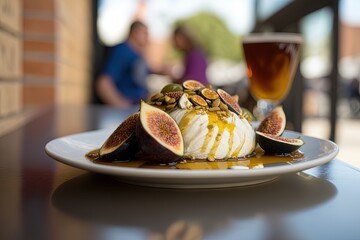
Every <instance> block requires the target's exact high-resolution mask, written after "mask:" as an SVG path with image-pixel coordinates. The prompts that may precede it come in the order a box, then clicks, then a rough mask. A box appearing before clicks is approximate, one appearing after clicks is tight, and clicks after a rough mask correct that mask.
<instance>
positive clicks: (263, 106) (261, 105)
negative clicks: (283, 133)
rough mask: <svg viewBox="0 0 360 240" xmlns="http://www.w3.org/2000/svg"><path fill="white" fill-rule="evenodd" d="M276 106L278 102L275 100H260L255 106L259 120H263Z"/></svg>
mask: <svg viewBox="0 0 360 240" xmlns="http://www.w3.org/2000/svg"><path fill="white" fill-rule="evenodd" d="M275 107H276V104H275V103H274V102H271V101H267V100H259V101H258V102H257V105H256V107H255V108H254V116H255V117H256V119H257V121H262V120H263V119H264V118H265V117H266V115H268V114H269V113H270V112H271V111H272V110H273V109H274V108H275Z"/></svg>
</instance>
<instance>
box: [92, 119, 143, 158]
mask: <svg viewBox="0 0 360 240" xmlns="http://www.w3.org/2000/svg"><path fill="white" fill-rule="evenodd" d="M139 118H140V113H139V112H136V113H134V114H132V115H130V116H129V117H128V118H127V119H126V120H125V121H123V122H122V123H121V124H120V125H119V126H118V127H117V128H116V129H115V131H114V132H113V133H112V134H111V135H110V136H109V137H108V138H107V139H106V141H105V143H104V144H103V145H102V147H101V148H100V151H99V154H100V158H101V159H104V160H107V159H112V160H114V159H128V158H131V157H132V156H134V155H135V153H136V152H137V151H138V150H139V149H138V145H137V143H136V139H135V128H136V125H137V123H138V122H139Z"/></svg>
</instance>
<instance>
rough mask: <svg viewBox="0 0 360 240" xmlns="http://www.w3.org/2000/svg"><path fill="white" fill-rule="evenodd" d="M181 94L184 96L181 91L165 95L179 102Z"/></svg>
mask: <svg viewBox="0 0 360 240" xmlns="http://www.w3.org/2000/svg"><path fill="white" fill-rule="evenodd" d="M183 94H184V92H183V91H175V92H168V93H166V94H165V95H166V96H168V97H171V98H175V100H179V99H180V98H181V96H182V95H183Z"/></svg>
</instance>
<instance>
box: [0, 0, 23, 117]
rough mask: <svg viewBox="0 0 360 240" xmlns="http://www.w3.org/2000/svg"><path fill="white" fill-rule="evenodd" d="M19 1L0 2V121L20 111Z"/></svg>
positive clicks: (20, 13)
mask: <svg viewBox="0 0 360 240" xmlns="http://www.w3.org/2000/svg"><path fill="white" fill-rule="evenodd" d="M21 15H22V5H21V0H0V120H1V119H2V118H4V117H7V116H11V115H12V114H14V113H16V112H19V111H20V110H21V109H22V100H21V90H22V61H21V56H22V28H21Z"/></svg>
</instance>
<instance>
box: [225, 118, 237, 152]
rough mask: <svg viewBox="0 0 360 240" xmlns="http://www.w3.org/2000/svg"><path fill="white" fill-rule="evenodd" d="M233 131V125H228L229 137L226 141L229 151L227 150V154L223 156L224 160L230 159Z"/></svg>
mask: <svg viewBox="0 0 360 240" xmlns="http://www.w3.org/2000/svg"><path fill="white" fill-rule="evenodd" d="M234 129H235V124H230V125H228V130H229V134H230V136H229V140H228V145H229V149H228V153H227V154H226V156H225V158H226V159H227V158H229V157H230V152H231V149H232V148H233V145H234Z"/></svg>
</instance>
